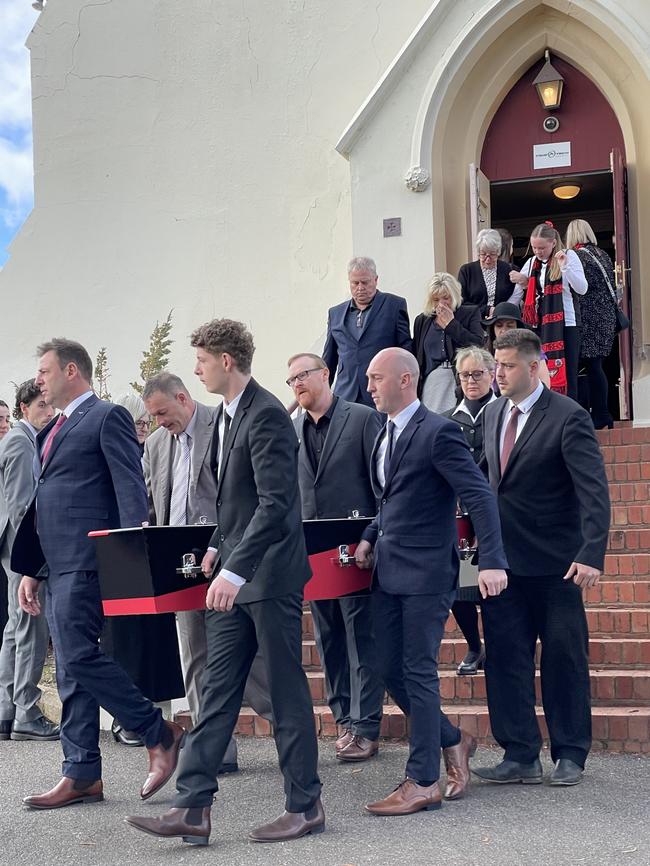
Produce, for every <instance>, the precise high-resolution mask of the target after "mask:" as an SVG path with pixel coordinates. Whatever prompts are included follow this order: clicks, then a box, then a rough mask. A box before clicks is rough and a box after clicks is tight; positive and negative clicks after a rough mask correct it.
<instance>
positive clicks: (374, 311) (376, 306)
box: [359, 291, 386, 342]
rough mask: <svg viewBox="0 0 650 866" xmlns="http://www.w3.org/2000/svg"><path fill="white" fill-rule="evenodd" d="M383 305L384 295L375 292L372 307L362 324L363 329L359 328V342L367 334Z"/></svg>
mask: <svg viewBox="0 0 650 866" xmlns="http://www.w3.org/2000/svg"><path fill="white" fill-rule="evenodd" d="M385 303H386V295H384V294H383V292H380V291H377V294H376V295H375V299H374V301H373V302H372V306H371V307H370V310H369V312H368V315H367V316H366V319H365V321H364V323H363V328H361V333H360V334H359V342H361V340H363V338H364V337H365V335H366V334H367V333H368V328H369V327H370V326H371V325H372V323H373V322H374V321H375V319H376V318H377V316H378V315H379V311H380V310H381V308H382V307H383V306H384V304H385Z"/></svg>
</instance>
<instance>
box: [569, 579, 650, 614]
mask: <svg viewBox="0 0 650 866" xmlns="http://www.w3.org/2000/svg"><path fill="white" fill-rule="evenodd" d="M583 597H584V600H585V604H587V605H589V606H590V607H596V606H603V605H605V606H607V607H612V606H614V605H619V606H624V607H630V606H631V605H646V606H647V605H649V604H650V580H601V581H600V583H597V584H596V586H592V587H590V588H589V589H587V590H585V592H584V594H583Z"/></svg>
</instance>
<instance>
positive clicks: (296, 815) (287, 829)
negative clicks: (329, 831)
mask: <svg viewBox="0 0 650 866" xmlns="http://www.w3.org/2000/svg"><path fill="white" fill-rule="evenodd" d="M324 829H325V812H324V810H323V804H322V803H321V801H320V797H319V798H318V800H316V802H315V803H314V805H313V806H312V807H311V809H308V810H307V811H306V812H283V813H282V814H281V815H280V817H279V818H276V819H275V821H271V823H270V824H264V826H262V827H258V828H257V829H256V830H251V832H250V833H249V834H248V838H249V839H250V840H251V842H289V841H290V840H291V839H300V837H301V836H306V835H307V834H308V833H322V832H323V830H324Z"/></svg>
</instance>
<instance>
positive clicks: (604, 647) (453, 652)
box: [302, 636, 650, 673]
mask: <svg viewBox="0 0 650 866" xmlns="http://www.w3.org/2000/svg"><path fill="white" fill-rule="evenodd" d="M466 652H467V644H466V643H465V641H464V639H463V638H451V639H444V640H443V641H442V643H441V645H440V655H439V657H438V664H439V666H440V670H447V669H449V670H452V671H455V670H456V668H457V666H458V665H459V664H460V662H461V661H462V660H463V658H464V657H465V653H466ZM540 653H541V645H540V643H539V642H538V644H537V652H536V655H535V660H536V662H537V664H539V660H540ZM589 662H590V664H592V665H597V666H598V667H600V668H610V667H611V668H621V669H635V668H648V669H650V636H648V637H638V638H636V637H633V638H632V637H628V638H622V637H611V638H606V637H592V638H590V640H589ZM302 663H303V667H304V668H305V670H306V671H307V672H310V673H311V672H312V671H319V670H321V662H320V656H319V655H318V649H317V647H316V643H315V641H313V640H304V641H303V643H302Z"/></svg>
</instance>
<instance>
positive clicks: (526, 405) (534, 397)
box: [499, 382, 544, 454]
mask: <svg viewBox="0 0 650 866" xmlns="http://www.w3.org/2000/svg"><path fill="white" fill-rule="evenodd" d="M543 391H544V385H542V383H541V382H538V383H537V387H536V388H535V390H534V391H533V392H532V394H529V395H528V396H527V397H525V398H524V399H523V400H522V401H521V403H513V402H512V400H508V408H507V410H506V413H505V415H504V417H503V423H502V424H501V436H500V438H499V454H501V452H502V451H503V440H504V439H505V436H506V427H507V426H508V419H509V418H510V413H511V411H512V409H513V407H514V406H516V407H517V409H519V412H520V413H521V414H520V415H519V417H518V418H517V432H516V433H515V442H516V441H517V439H519V437H520V436H521V431H522V430H523V429H524V427H525V425H526V421H528V419H529V418H530V410H531V409H532V408H533V406H534V405H535V403H537V401H538V400H539V398H540V397H541V396H542V392H543Z"/></svg>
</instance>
